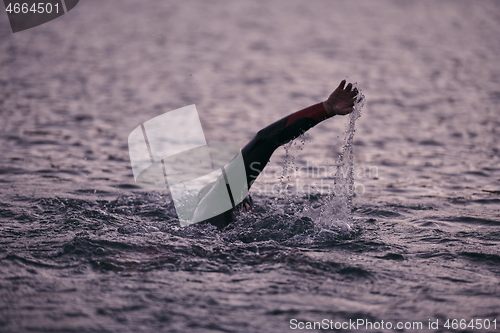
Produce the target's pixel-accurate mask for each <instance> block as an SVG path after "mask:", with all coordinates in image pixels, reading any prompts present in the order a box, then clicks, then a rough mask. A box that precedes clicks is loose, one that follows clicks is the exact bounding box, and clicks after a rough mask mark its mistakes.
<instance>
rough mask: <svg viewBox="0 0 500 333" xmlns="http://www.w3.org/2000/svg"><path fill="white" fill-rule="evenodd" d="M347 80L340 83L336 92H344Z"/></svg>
mask: <svg viewBox="0 0 500 333" xmlns="http://www.w3.org/2000/svg"><path fill="white" fill-rule="evenodd" d="M344 86H345V80H342V81H340V84H339V86H338V87H337V89H335V90H344Z"/></svg>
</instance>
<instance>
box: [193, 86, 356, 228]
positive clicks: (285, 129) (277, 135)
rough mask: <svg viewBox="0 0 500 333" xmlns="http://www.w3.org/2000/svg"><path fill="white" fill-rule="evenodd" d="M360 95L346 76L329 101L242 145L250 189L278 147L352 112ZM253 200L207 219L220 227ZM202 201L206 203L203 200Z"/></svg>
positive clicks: (250, 204) (304, 110) (305, 110)
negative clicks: (328, 121)
mask: <svg viewBox="0 0 500 333" xmlns="http://www.w3.org/2000/svg"><path fill="white" fill-rule="evenodd" d="M357 97H358V90H357V89H356V88H353V85H352V83H349V84H347V86H346V81H345V80H342V82H340V84H339V86H338V87H337V89H335V91H334V92H333V93H332V94H331V95H330V96H329V97H328V99H327V100H326V101H324V102H320V103H318V104H314V105H312V106H310V107H308V108H305V109H303V110H300V111H297V112H295V113H292V114H290V115H288V116H286V117H284V118H283V119H280V120H278V121H276V122H275V123H273V124H271V125H269V126H267V127H265V128H263V129H261V130H260V131H259V132H257V134H256V135H255V137H254V138H253V139H252V140H251V141H250V142H249V143H247V144H246V145H245V147H243V149H242V155H243V162H244V165H245V170H246V175H247V186H248V189H249V190H250V187H251V186H252V184H253V182H254V181H255V180H256V179H257V177H258V176H259V174H260V173H261V172H262V170H263V169H264V167H265V166H266V164H267V163H268V162H269V159H270V158H271V155H272V154H273V153H274V151H275V150H276V149H277V148H278V147H280V146H282V145H284V144H286V143H288V142H290V141H291V140H293V139H295V138H297V137H298V136H300V135H302V134H303V133H305V132H306V131H307V130H309V129H310V128H312V127H314V126H315V125H317V124H319V123H320V122H322V121H323V120H325V119H328V118H331V117H333V116H336V115H342V116H343V115H347V114H349V113H351V112H352V111H353V110H354V109H353V108H354V103H355V101H356V99H357ZM209 195H210V191H208V192H207V194H206V196H209ZM201 200H203V198H202V199H201ZM252 203H253V202H252V198H251V197H250V196H249V195H248V196H247V197H246V198H245V199H244V200H243V201H242V202H241V203H240V204H238V205H237V206H236V207H235V208H234V209H232V210H229V211H227V212H225V213H222V214H220V215H217V216H214V217H212V218H210V219H207V220H205V222H207V223H210V224H212V225H214V226H216V227H217V228H218V229H223V228H224V227H226V226H227V225H228V224H229V223H231V222H232V221H234V219H235V215H236V213H237V212H239V211H242V210H250V209H251V207H252ZM200 204H201V205H202V201H200Z"/></svg>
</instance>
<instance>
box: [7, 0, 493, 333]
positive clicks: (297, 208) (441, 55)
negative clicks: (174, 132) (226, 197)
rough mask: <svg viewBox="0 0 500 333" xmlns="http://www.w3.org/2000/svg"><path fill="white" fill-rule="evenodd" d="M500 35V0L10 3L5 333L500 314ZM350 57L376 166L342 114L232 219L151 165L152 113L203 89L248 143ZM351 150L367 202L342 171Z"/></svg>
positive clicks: (285, 161) (220, 134)
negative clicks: (211, 219) (174, 197)
mask: <svg viewBox="0 0 500 333" xmlns="http://www.w3.org/2000/svg"><path fill="white" fill-rule="evenodd" d="M499 33H500V3H499V2H497V1H485V0H481V1H438V2H435V1H418V2H416V1H415V2H410V1H361V0H360V1H349V2H347V1H343V2H341V1H326V0H325V1H320V0H318V1H314V2H311V1H295V0H290V1H288V0H287V1H285V0H282V1H215V0H214V1H209V2H208V1H188V2H172V1H168V2H167V1H143V2H138V1H130V0H120V1H119V2H118V1H90V0H87V1H83V0H82V1H81V2H80V3H79V4H78V6H77V7H75V8H74V9H73V10H72V11H71V12H69V13H68V14H66V15H64V16H62V17H60V18H58V19H56V20H54V21H52V22H49V23H46V24H44V25H42V26H39V27H35V28H32V29H30V30H26V31H23V32H19V33H16V34H13V33H12V32H11V30H10V26H9V22H8V20H7V16H6V15H5V14H1V15H0V117H1V118H0V119H1V120H0V156H1V157H0V331H1V332H120V333H122V332H134V333H135V332H288V331H299V330H298V328H299V326H300V325H304V327H306V326H305V325H307V322H322V321H323V320H324V319H325V320H326V321H327V322H328V323H330V320H331V323H332V325H333V326H332V327H333V328H335V326H334V324H335V323H341V324H342V323H345V322H349V320H351V321H356V320H363V321H364V323H365V324H366V322H367V321H369V322H371V323H372V326H363V325H361V326H359V327H356V328H353V327H352V326H348V327H344V330H343V331H345V332H358V331H367V330H368V331H375V332H386V331H387V332H390V331H400V332H402V331H407V332H417V331H436V332H447V331H451V330H453V329H448V328H446V327H444V324H445V323H446V320H447V319H450V320H451V319H458V320H460V319H465V320H466V322H467V325H468V324H469V323H470V320H471V319H474V320H476V319H481V320H482V321H481V323H484V324H486V321H487V320H488V322H489V323H490V325H491V326H490V328H489V329H488V328H484V326H482V327H481V328H479V326H478V325H477V321H475V322H474V327H472V326H467V327H462V328H460V327H458V329H457V330H456V331H461V332H480V331H490V332H492V331H495V330H494V327H493V320H495V319H496V325H497V331H498V330H500V284H499V282H500V268H499V267H500V254H499V246H500V107H499V103H500V61H499V56H498V54H499V53H500V39H499V38H498V36H499ZM346 77H347V79H348V80H349V81H351V82H357V83H358V86H359V87H360V89H361V90H362V92H363V94H364V95H365V96H366V101H365V105H364V108H363V109H362V110H361V112H362V116H361V118H359V119H358V120H357V121H356V124H355V129H356V132H355V135H354V139H353V142H352V146H351V147H352V157H353V163H354V164H353V169H349V168H347V169H345V168H344V169H340V171H338V168H337V167H338V166H339V153H341V152H342V149H343V143H344V141H345V139H346V135H348V134H349V133H347V134H346V127H347V125H348V124H349V117H334V118H333V119H331V120H328V121H325V122H323V123H321V124H319V125H318V126H316V127H315V128H313V129H311V130H310V131H309V132H308V133H307V134H306V135H304V136H303V137H301V138H299V139H297V140H295V141H294V142H293V143H292V144H291V145H289V146H287V147H286V149H283V148H280V149H279V150H278V151H277V152H276V154H275V155H274V156H273V158H272V160H271V163H270V164H269V165H268V168H267V169H266V173H265V174H263V175H262V177H261V178H260V179H259V182H258V183H256V184H255V186H254V187H253V188H252V190H251V193H252V194H253V198H254V201H255V207H254V210H255V211H254V212H251V213H247V214H243V215H241V216H240V217H239V218H238V220H237V221H236V222H234V223H233V224H232V225H230V226H229V227H228V228H227V229H226V230H224V231H217V230H216V229H215V228H207V227H206V226H205V227H202V226H201V225H197V224H196V225H193V226H190V227H186V228H180V227H179V226H178V220H177V217H176V213H175V209H174V207H173V205H172V201H171V198H170V196H169V193H168V191H161V190H157V191H153V190H145V189H141V188H139V187H138V186H137V185H136V184H135V182H134V178H133V175H132V169H131V165H130V160H129V155H128V147H127V137H128V135H129V133H130V132H131V131H132V130H133V129H134V128H136V127H137V126H139V125H140V124H141V123H144V122H145V121H147V120H149V119H151V118H153V117H155V116H158V115H160V114H162V113H164V112H167V111H171V110H174V109H177V108H180V107H183V106H186V105H190V104H196V107H197V109H198V112H199V115H200V119H201V123H202V126H203V129H204V132H205V136H206V139H207V141H209V142H210V141H229V142H233V143H236V144H238V145H239V146H240V147H242V146H243V145H244V144H245V143H246V142H248V141H249V140H250V139H251V138H252V136H253V135H254V134H255V133H256V132H257V131H258V130H259V129H261V128H263V127H264V126H266V125H268V124H270V123H271V122H273V121H275V120H277V119H280V118H282V117H284V116H286V115H288V114H289V113H291V112H294V111H297V110H300V109H302V108H304V107H307V106H309V105H312V104H315V103H317V102H320V101H322V100H324V99H326V98H327V97H328V95H329V93H330V92H331V91H332V90H333V89H334V88H335V87H336V86H337V85H338V83H339V82H340V80H342V79H344V78H346ZM351 133H352V132H351ZM346 154H347V153H346ZM344 156H347V157H346V158H345V159H344V162H345V163H346V164H345V165H344V166H349V163H350V162H349V161H350V159H349V154H347V155H344ZM351 170H352V171H353V173H354V185H355V193H356V194H355V196H354V198H352V206H349V204H350V203H349V201H350V200H349V198H348V197H346V196H345V194H342V193H340V194H338V195H337V196H335V197H334V198H331V197H330V196H328V195H327V194H325V193H327V191H326V192H325V191H324V190H325V188H326V189H328V186H333V184H335V178H336V176H339V175H341V176H342V175H344V176H346V177H348V176H349V174H350V171H351ZM337 181H339V180H338V179H337ZM304 184H305V185H306V187H304ZM309 186H312V187H314V191H313V193H312V195H309V194H311V192H307V191H306V192H304V191H303V189H304V188H309ZM321 188H322V189H323V192H321V191H320V189H321ZM280 190H281V193H280ZM285 190H286V191H285ZM318 191H319V192H320V193H318ZM320 215H321V216H320ZM436 320H437V321H438V326H437V327H435V326H432V325H431V326H429V321H430V322H432V323H433V325H434V323H435V322H436ZM382 321H384V323H385V324H384V325H385V326H381V325H382V324H381V322H382ZM388 322H390V323H391V325H393V326H392V328H393V329H389V328H388V327H387V323H388ZM398 322H401V323H402V324H403V326H401V327H402V329H400V330H396V329H395V328H396V325H397V323H398ZM299 323H300V324H299ZM374 323H375V324H374ZM376 323H378V324H376ZM414 323H417V324H416V325H417V326H412V327H413V328H417V329H410V328H409V327H410V326H409V325H413V324H414ZM418 323H422V329H419V326H418ZM450 324H451V321H450ZM294 325H296V326H294ZM373 325H375V326H373ZM377 325H378V326H377ZM405 325H406V328H405ZM300 327H302V326H300ZM332 327H330V328H332ZM293 328H297V329H293ZM308 331H319V330H308ZM324 331H327V330H326V329H325V330H324Z"/></svg>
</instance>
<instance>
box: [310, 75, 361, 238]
mask: <svg viewBox="0 0 500 333" xmlns="http://www.w3.org/2000/svg"><path fill="white" fill-rule="evenodd" d="M355 86H356V84H355ZM356 88H357V86H356ZM357 89H358V91H359V94H358V97H357V98H356V101H355V103H354V111H353V112H351V113H350V114H349V122H348V123H347V126H346V132H345V136H344V144H343V147H342V152H341V153H340V155H339V157H338V161H337V163H336V167H337V171H336V173H335V177H334V186H333V190H332V191H331V192H330V193H329V195H328V197H327V200H326V204H325V205H324V206H323V207H322V210H321V214H320V218H319V222H320V223H319V224H320V225H321V226H322V227H324V228H327V229H332V228H334V229H338V228H340V229H341V230H345V231H349V230H350V229H351V224H352V199H353V196H354V155H353V147H352V143H353V140H354V133H355V132H356V126H355V125H356V120H357V119H358V118H359V117H361V109H362V108H363V106H364V104H365V96H364V95H363V94H362V93H361V90H360V89H359V88H357Z"/></svg>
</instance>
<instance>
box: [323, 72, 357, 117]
mask: <svg viewBox="0 0 500 333" xmlns="http://www.w3.org/2000/svg"><path fill="white" fill-rule="evenodd" d="M344 86H345V80H342V82H340V84H339V86H338V87H337V89H335V91H334V92H332V94H331V95H330V97H328V99H327V100H326V101H324V102H323V105H324V107H325V110H326V113H327V115H328V117H332V116H335V115H342V116H344V115H346V114H349V113H351V112H352V111H353V110H354V109H353V107H354V102H355V101H356V97H357V95H358V89H356V88H354V89H353V87H352V83H349V84H348V85H347V87H345V88H344Z"/></svg>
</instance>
